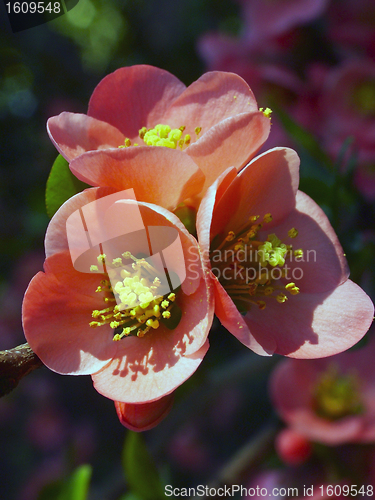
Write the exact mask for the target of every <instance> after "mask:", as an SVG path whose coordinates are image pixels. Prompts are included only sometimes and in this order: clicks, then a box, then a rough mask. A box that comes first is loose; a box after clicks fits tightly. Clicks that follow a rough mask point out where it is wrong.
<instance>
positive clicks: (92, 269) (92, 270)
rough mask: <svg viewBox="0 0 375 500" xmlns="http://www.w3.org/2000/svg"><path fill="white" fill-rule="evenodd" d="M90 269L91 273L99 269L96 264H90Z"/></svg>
mask: <svg viewBox="0 0 375 500" xmlns="http://www.w3.org/2000/svg"><path fill="white" fill-rule="evenodd" d="M90 271H91V272H92V273H97V272H98V271H99V268H98V266H94V265H93V266H90Z"/></svg>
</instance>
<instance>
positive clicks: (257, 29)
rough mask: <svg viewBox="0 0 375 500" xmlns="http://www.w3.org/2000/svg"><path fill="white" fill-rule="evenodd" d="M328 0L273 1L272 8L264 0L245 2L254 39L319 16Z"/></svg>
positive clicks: (246, 13)
mask: <svg viewBox="0 0 375 500" xmlns="http://www.w3.org/2000/svg"><path fill="white" fill-rule="evenodd" d="M327 2H328V0H304V2H300V1H299V0H281V1H275V2H273V3H272V8H269V5H268V4H267V3H265V2H264V1H263V0H249V1H247V2H246V3H245V15H246V18H247V19H248V22H249V25H250V30H249V36H250V38H252V39H261V40H262V39H264V38H267V37H270V36H275V35H279V34H281V33H284V32H285V31H287V30H289V29H291V28H292V27H294V26H297V25H299V24H304V23H307V22H308V21H311V20H312V19H315V18H316V17H318V16H319V15H320V14H321V13H322V12H323V11H324V9H325V8H326V5H327Z"/></svg>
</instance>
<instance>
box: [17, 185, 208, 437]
mask: <svg viewBox="0 0 375 500" xmlns="http://www.w3.org/2000/svg"><path fill="white" fill-rule="evenodd" d="M111 193H113V189H112V190H110V189H107V188H92V189H88V190H86V191H84V192H82V193H79V194H78V195H76V196H74V197H73V198H71V199H70V200H68V201H67V202H66V203H65V204H64V205H63V206H62V207H61V208H60V209H59V210H58V212H57V213H56V214H55V216H54V217H53V218H52V220H51V222H50V225H49V227H48V229H47V234H46V241H45V246H46V257H47V258H46V261H45V263H44V272H40V273H38V274H37V275H36V276H35V277H34V278H33V280H32V281H31V283H30V285H29V287H28V289H27V291H26V294H25V298H24V303H23V326H24V331H25V336H26V339H27V341H28V342H29V344H30V346H31V348H32V349H33V351H34V352H35V353H36V354H37V355H38V356H39V357H40V358H41V360H42V361H43V363H44V364H45V365H46V366H47V367H48V368H50V369H51V370H53V371H55V372H58V373H61V374H71V375H85V374H89V375H91V376H92V379H93V382H94V387H95V388H96V390H97V391H98V392H99V393H101V394H103V395H104V396H106V397H108V398H110V399H113V400H114V401H116V402H117V403H116V408H117V411H118V413H119V415H121V416H120V418H121V419H122V422H123V423H125V421H126V422H128V423H129V427H131V428H135V427H138V429H139V430H140V429H141V428H146V427H148V426H149V425H151V424H152V423H155V420H156V413H157V411H159V414H158V416H159V417H161V418H162V416H163V415H164V414H166V413H167V410H168V408H167V407H166V405H165V402H168V401H170V399H164V400H163V401H164V403H162V398H164V397H166V396H168V395H169V394H171V393H172V392H173V391H174V390H175V389H176V388H177V387H178V386H179V385H180V384H182V383H183V382H184V381H185V380H186V379H187V378H188V377H190V376H191V375H192V374H193V373H194V371H195V370H196V369H197V368H198V366H199V364H200V363H201V361H202V359H203V357H204V355H205V353H206V352H207V349H208V341H207V335H208V332H209V329H210V326H211V323H212V317H213V303H212V293H211V290H210V283H209V281H208V277H207V273H206V271H205V269H204V266H203V264H202V262H201V259H200V254H199V249H198V245H197V242H196V240H195V239H194V238H193V237H192V236H191V235H190V234H189V233H188V232H187V231H186V229H185V227H184V226H183V225H182V224H181V222H180V221H179V219H178V218H177V217H176V216H175V215H173V214H172V213H170V212H168V211H167V210H166V209H163V208H161V207H158V206H156V205H152V204H148V203H141V202H138V207H139V210H140V214H141V216H142V219H143V223H144V225H145V226H146V227H152V226H159V227H160V226H163V227H165V228H173V229H174V230H175V231H177V234H178V236H179V239H180V241H181V246H182V251H183V255H184V259H185V266H186V279H185V280H184V281H182V280H181V282H182V285H181V288H179V289H177V291H176V292H175V293H170V294H169V293H168V297H164V295H163V298H162V299H160V300H156V299H155V300H156V302H155V300H151V298H150V297H149V294H150V293H151V294H154V292H153V291H152V290H153V289H155V287H156V288H157V287H158V286H159V285H160V279H159V278H158V276H156V278H155V279H154V281H153V283H154V284H153V285H150V284H149V283H151V282H150V279H151V278H147V279H146V278H145V276H144V273H146V274H147V272H148V273H150V272H151V271H147V269H149V268H148V267H147V266H146V264H145V263H144V259H141V258H137V257H134V256H133V255H132V254H131V253H130V250H129V248H123V251H125V255H123V257H124V258H125V259H128V260H129V259H133V260H134V264H133V266H131V271H126V272H127V273H128V274H127V275H126V276H128V275H130V276H129V277H128V281H129V280H130V282H129V283H127V284H126V285H125V284H124V285H123V284H122V282H121V280H120V285H118V283H117V284H116V287H114V288H112V287H111V286H110V283H109V281H108V279H107V276H106V275H105V274H104V276H103V274H100V273H99V274H98V272H97V271H98V269H97V266H95V265H94V264H95V263H96V264H98V262H99V261H100V262H102V260H100V259H104V260H105V259H106V257H105V256H102V257H100V256H99V259H98V261H97V260H96V257H97V256H98V252H97V247H93V249H92V251H91V250H90V252H91V253H90V258H87V259H86V260H87V261H90V259H91V260H92V266H90V269H91V271H92V272H89V271H88V269H87V271H88V272H79V271H77V270H76V269H75V268H74V267H73V264H72V258H71V256H70V253H69V247H68V239H67V234H66V223H67V219H68V218H69V216H71V214H73V213H74V212H75V213H78V212H76V211H77V210H79V209H81V208H82V207H84V206H85V205H87V204H88V203H90V202H93V201H96V200H100V199H101V198H103V197H105V196H108V195H110V194H111ZM116 195H117V198H118V199H117V201H115V202H113V203H112V201H111V203H112V204H111V205H110V206H109V208H108V209H107V210H106V211H105V213H103V214H101V217H103V218H104V220H105V222H106V223H107V224H108V225H109V227H114V228H116V229H117V230H119V231H120V232H119V234H125V233H126V227H127V225H128V224H129V220H127V218H126V214H127V213H129V212H127V211H126V210H127V207H129V206H130V204H132V203H133V204H134V201H133V200H127V199H122V198H121V194H117V193H116ZM163 234H164V233H163ZM133 253H134V255H137V252H136V251H135V250H134V252H133ZM176 259H177V258H176ZM115 260H117V261H118V260H119V259H117V258H116V259H114V263H115ZM120 260H121V258H120ZM85 262H86V261H85ZM90 262H91V261H90ZM173 265H174V264H173V259H172V269H171V268H170V267H169V266H168V268H169V271H171V270H172V272H173V271H175V272H176V273H177V274H178V272H179V271H178V269H177V268H176V269H177V270H176V269H175V268H174V267H173ZM145 266H146V267H147V269H146V268H145ZM95 268H96V269H95ZM144 269H146V270H144ZM133 270H134V272H133ZM177 271H178V272H177ZM121 272H123V271H122V270H121ZM151 274H152V272H151ZM136 275H137V276H138V278H137V279H136ZM122 277H123V276H122V274H121V278H122ZM103 278H104V280H103ZM135 280H136V281H140V282H141V283H142V286H144V287H146V288H147V290H148V292H147V290H146V291H144V290H143V291H141V292H139V291H138V292H137V293H138V294H139V293H146V292H147V297H146V296H144V297H145V298H144V299H143V298H142V297H141V296H140V295H139V300H140V301H141V300H143V301H145V300H146V299H147V302H140V304H141V305H139V306H134V308H133V309H132V310H131V311H130V309H131V308H130V309H127V308H125V305H126V304H127V303H128V299H129V293H132V292H129V290H128V289H127V288H126V287H130V288H131V289H132V290H133V288H134V286H135V284H134V283H135ZM147 280H148V281H147ZM155 280H156V281H155ZM151 281H152V279H151ZM133 282H134V283H133ZM123 283H125V281H124V282H123ZM117 285H118V287H119V288H118V287H117ZM133 285H134V286H133ZM123 287H125V288H123ZM132 287H133V288H132ZM150 287H151V288H150ZM174 288H175V287H174ZM134 293H135V292H134ZM122 294H125V295H122ZM121 297H125V298H121ZM115 298H116V301H117V305H116V302H115ZM118 300H120V302H121V303H120V306H118V304H119V302H118ZM129 300H130V299H129ZM161 300H162V302H160V301H161ZM124 301H125V302H124ZM125 303H126V304H125ZM122 304H124V307H122ZM132 307H133V306H132ZM129 311H130V312H129ZM147 318H149V319H147ZM93 319H94V320H93ZM146 320H147V321H146ZM168 321H169V323H168ZM133 334H134V336H133ZM156 401H159V403H158V405H159V406H157V405H154V404H152V403H154V402H156ZM122 403H124V404H122ZM144 403H146V404H148V405H149V406H148V407H146V409H145V408H143V410H142V409H139V408H138V409H137V410H134V408H133V409H132V408H131V407H132V405H135V404H144ZM167 406H168V405H167ZM161 407H163V408H162V410H163V411H161ZM147 408H148V409H149V411H146V410H147Z"/></svg>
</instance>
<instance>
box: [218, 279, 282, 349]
mask: <svg viewBox="0 0 375 500" xmlns="http://www.w3.org/2000/svg"><path fill="white" fill-rule="evenodd" d="M215 284H216V287H215V314H216V316H217V317H218V318H219V320H220V322H221V324H222V325H223V326H225V328H226V329H227V330H228V331H229V332H230V333H231V334H232V335H234V336H235V337H236V338H237V339H238V340H239V341H240V342H242V343H243V344H244V345H245V346H246V347H248V348H249V349H251V350H252V351H254V352H255V353H257V354H259V355H261V356H270V355H271V354H273V353H274V352H275V350H276V342H275V340H274V339H273V337H272V335H270V334H269V333H267V332H265V331H262V332H259V331H255V330H254V333H255V335H253V334H252V332H250V329H249V326H248V325H247V323H246V321H245V318H244V317H243V316H242V315H241V314H240V313H239V311H238V309H237V307H236V306H235V305H234V303H233V300H232V299H231V298H230V297H229V295H228V294H227V292H226V291H225V290H224V288H223V287H222V286H221V284H220V283H219V281H217V280H216V283H215Z"/></svg>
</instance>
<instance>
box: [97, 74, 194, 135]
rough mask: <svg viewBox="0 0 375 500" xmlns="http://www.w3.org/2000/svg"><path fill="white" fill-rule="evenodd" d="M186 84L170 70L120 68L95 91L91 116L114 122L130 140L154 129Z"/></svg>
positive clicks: (104, 79)
mask: <svg viewBox="0 0 375 500" xmlns="http://www.w3.org/2000/svg"><path fill="white" fill-rule="evenodd" d="M185 88H186V87H185V85H184V84H183V83H182V82H180V80H178V78H176V77H175V76H173V75H172V74H171V73H168V71H164V70H162V69H159V68H155V67H153V66H147V65H138V66H131V67H126V68H120V69H118V70H116V71H115V72H114V73H111V74H110V75H108V76H106V77H105V78H103V80H102V81H101V82H100V83H99V85H98V86H97V87H96V88H95V90H94V92H93V94H92V96H91V99H90V103H89V110H88V115H89V116H93V117H94V118H97V119H98V120H102V121H105V122H107V123H110V124H111V125H113V126H114V127H116V128H117V129H118V130H120V131H121V132H122V133H123V134H124V135H125V136H126V137H129V138H130V139H133V138H135V137H138V131H139V130H140V129H141V128H142V127H147V128H149V127H154V126H155V125H157V124H158V123H159V121H160V120H161V119H162V117H163V115H164V113H165V111H166V110H167V109H168V107H169V106H170V105H171V103H172V102H173V101H174V99H176V97H178V96H179V95H180V94H181V93H182V92H183V91H184V90H185Z"/></svg>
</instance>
